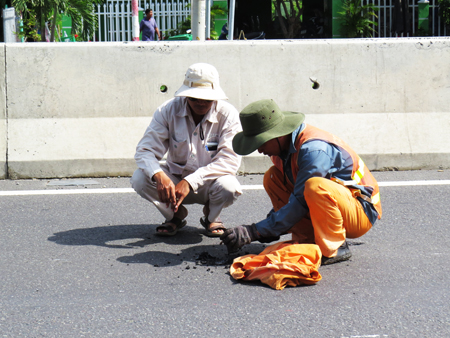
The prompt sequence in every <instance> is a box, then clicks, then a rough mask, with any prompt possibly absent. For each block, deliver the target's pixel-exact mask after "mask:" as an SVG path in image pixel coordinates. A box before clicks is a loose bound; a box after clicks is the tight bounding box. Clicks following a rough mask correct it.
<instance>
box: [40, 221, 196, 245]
mask: <svg viewBox="0 0 450 338" xmlns="http://www.w3.org/2000/svg"><path fill="white" fill-rule="evenodd" d="M156 226H157V225H154V224H128V225H108V226H100V227H95V228H81V229H73V230H68V231H61V232H57V233H55V234H53V236H51V237H49V238H48V240H49V241H51V242H55V243H57V244H60V245H96V246H103V247H108V248H115V249H121V248H123V249H129V248H130V247H144V246H146V245H150V244H154V243H167V244H177V245H183V244H184V245H191V244H192V245H193V244H198V243H200V242H201V241H202V239H203V236H202V234H201V231H202V230H201V229H199V228H195V227H189V226H186V227H184V228H183V229H182V230H181V231H179V232H178V234H177V235H176V236H173V237H160V236H155V235H154V233H155V228H156ZM127 240H134V241H130V242H127Z"/></svg>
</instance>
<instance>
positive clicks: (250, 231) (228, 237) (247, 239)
mask: <svg viewBox="0 0 450 338" xmlns="http://www.w3.org/2000/svg"><path fill="white" fill-rule="evenodd" d="M260 237H261V236H260V235H259V234H258V230H256V226H255V223H253V224H251V225H239V226H237V227H235V228H233V229H227V230H225V231H224V232H223V235H222V236H220V239H221V240H222V242H223V244H225V245H226V246H227V249H228V254H231V253H234V252H237V251H238V250H239V249H240V248H242V247H243V246H244V245H245V244H250V243H251V242H253V241H258V240H259V238H260Z"/></svg>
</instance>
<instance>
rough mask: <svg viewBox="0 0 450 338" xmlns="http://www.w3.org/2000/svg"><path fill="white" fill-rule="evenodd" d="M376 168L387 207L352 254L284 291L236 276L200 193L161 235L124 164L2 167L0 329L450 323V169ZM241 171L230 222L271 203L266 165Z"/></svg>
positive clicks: (207, 330)
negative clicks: (65, 175)
mask: <svg viewBox="0 0 450 338" xmlns="http://www.w3.org/2000/svg"><path fill="white" fill-rule="evenodd" d="M374 175H375V177H376V178H377V179H378V181H379V182H380V185H381V188H380V190H381V199H382V204H383V211H384V214H383V219H382V220H381V221H379V222H378V223H377V224H376V226H375V227H374V228H373V229H372V230H371V231H369V232H368V233H367V234H366V235H364V236H363V237H361V238H358V239H354V240H350V245H351V246H350V249H351V250H352V252H353V257H352V258H351V260H350V261H347V262H343V263H339V264H335V265H330V266H323V267H320V269H319V272H320V273H321V275H322V280H321V281H319V282H318V283H317V284H316V285H313V286H300V287H288V288H286V289H284V290H282V291H276V290H274V289H271V288H270V287H268V286H266V285H264V284H262V283H260V282H241V281H236V280H234V279H233V278H232V277H231V276H230V274H229V264H227V262H226V260H227V259H228V258H229V257H228V256H227V255H226V248H225V247H224V246H223V245H219V239H217V238H208V237H206V236H204V235H203V228H202V227H201V225H200V224H199V218H200V217H201V216H202V213H201V207H200V206H191V207H189V212H190V213H189V216H188V218H187V220H188V225H187V226H186V227H185V228H183V229H182V230H181V231H180V232H179V233H178V235H177V236H175V237H169V238H164V237H158V236H155V235H154V232H155V228H156V226H157V225H158V224H160V223H161V222H162V217H161V216H160V215H159V214H158V213H157V211H156V210H155V208H153V207H152V206H151V205H150V204H149V203H148V202H146V201H145V200H143V199H142V198H140V197H139V196H138V195H137V194H135V193H133V192H131V190H130V185H129V179H128V178H110V179H107V178H103V179H97V178H93V179H71V180H26V181H8V180H5V181H0V210H1V217H0V234H1V236H0V250H1V255H0V300H1V302H0V337H12V338H16V337H354V338H356V337H370V338H373V337H450V299H449V293H450V291H449V290H450V286H449V281H450V280H449V276H450V264H449V257H450V235H449V231H450V207H449V203H448V200H449V198H450V170H443V171H442V170H434V171H411V172H376V173H374ZM239 179H240V181H241V182H242V183H243V184H244V185H246V186H248V187H247V189H246V190H245V191H244V194H243V195H242V196H241V197H240V198H239V199H238V201H237V203H235V204H234V205H233V206H231V207H230V208H228V209H225V210H224V212H223V215H222V220H223V221H224V223H225V225H226V226H229V227H232V226H236V225H239V224H249V223H252V222H256V221H258V220H260V219H262V218H263V217H265V215H266V214H267V212H268V211H269V210H270V208H271V206H270V201H269V199H268V198H267V197H266V194H265V192H264V190H262V189H261V187H260V185H261V182H262V177H261V176H257V175H255V176H245V177H239ZM250 188H254V189H250ZM289 239H290V236H283V237H282V238H281V240H289ZM263 248H264V245H263V244H260V243H259V242H256V243H252V244H251V245H248V246H245V247H244V248H243V249H242V250H241V252H240V253H239V255H243V254H247V253H259V252H261V251H262V250H263ZM202 253H203V254H204V253H207V254H209V255H210V256H212V257H215V258H217V260H216V262H213V261H209V262H203V264H197V263H198V258H199V257H200V255H201V254H202Z"/></svg>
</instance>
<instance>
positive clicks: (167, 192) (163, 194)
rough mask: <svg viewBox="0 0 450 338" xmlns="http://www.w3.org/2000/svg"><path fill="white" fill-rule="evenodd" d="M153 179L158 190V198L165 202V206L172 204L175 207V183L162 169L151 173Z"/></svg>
mask: <svg viewBox="0 0 450 338" xmlns="http://www.w3.org/2000/svg"><path fill="white" fill-rule="evenodd" d="M153 180H154V181H156V189H157V191H158V197H159V200H160V201H161V202H162V203H166V207H169V205H171V206H172V209H175V207H176V204H177V197H176V195H175V184H173V182H172V180H171V179H170V178H169V176H167V175H166V174H165V173H164V172H163V171H160V172H157V173H156V174H155V175H153Z"/></svg>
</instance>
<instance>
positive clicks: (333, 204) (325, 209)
mask: <svg viewBox="0 0 450 338" xmlns="http://www.w3.org/2000/svg"><path fill="white" fill-rule="evenodd" d="M264 189H265V190H266V192H267V194H268V195H269V197H270V199H271V201H272V205H273V209H274V210H275V211H278V210H279V209H281V208H282V207H283V206H284V205H286V204H287V202H288V201H289V196H290V195H291V194H292V192H293V191H294V186H293V184H292V183H291V182H290V181H289V180H287V184H284V182H283V174H282V172H281V171H280V170H279V169H278V168H277V167H275V166H272V167H271V168H270V169H269V170H268V171H267V172H266V173H265V174H264ZM304 196H305V200H306V204H307V205H308V208H309V213H308V214H307V215H305V217H303V218H302V219H301V220H300V221H299V222H298V223H297V224H294V226H293V227H292V228H291V229H290V230H289V231H288V232H289V233H291V234H292V240H294V241H298V242H299V243H315V244H317V245H318V246H319V248H320V250H321V251H322V255H323V256H325V257H334V256H336V253H337V249H338V248H339V247H340V246H341V245H342V244H343V243H344V241H345V239H346V238H358V237H361V236H362V235H364V234H365V233H366V232H367V231H369V230H370V229H371V228H372V224H371V223H370V221H369V219H368V218H367V216H366V214H365V213H364V209H363V207H362V205H361V203H360V202H359V201H358V200H357V199H356V197H354V196H353V194H352V192H351V190H350V189H348V188H346V187H344V186H342V185H340V184H338V183H336V182H333V181H331V180H329V179H326V178H322V177H312V178H310V179H308V180H307V181H306V183H305V191H304Z"/></svg>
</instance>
